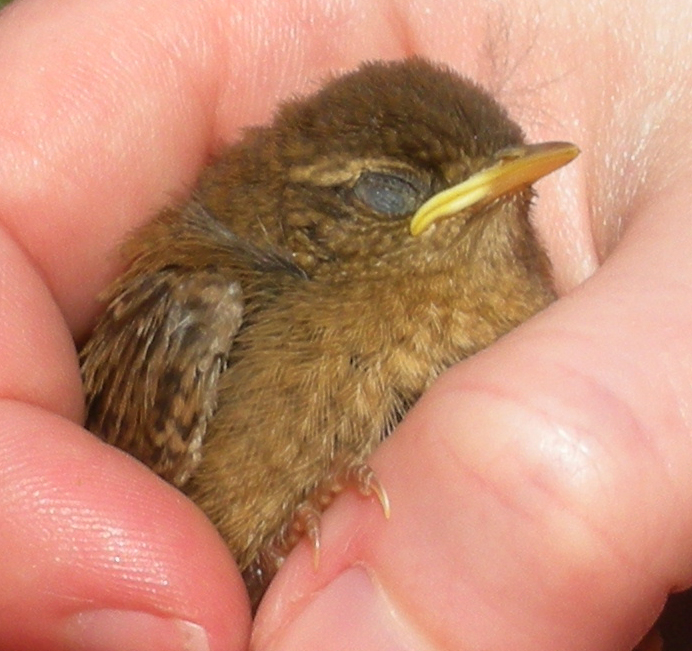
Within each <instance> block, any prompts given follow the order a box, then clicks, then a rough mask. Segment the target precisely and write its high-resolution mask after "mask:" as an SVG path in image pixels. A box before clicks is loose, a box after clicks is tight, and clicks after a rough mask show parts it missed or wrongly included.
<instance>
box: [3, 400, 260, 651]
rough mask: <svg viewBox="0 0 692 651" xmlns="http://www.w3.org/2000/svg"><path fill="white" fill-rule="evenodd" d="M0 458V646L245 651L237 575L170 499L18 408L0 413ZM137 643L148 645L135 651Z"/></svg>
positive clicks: (158, 484) (64, 426)
mask: <svg viewBox="0 0 692 651" xmlns="http://www.w3.org/2000/svg"><path fill="white" fill-rule="evenodd" d="M0 453H1V454H2V457H3V459H4V463H3V466H2V467H0V492H1V493H2V495H3V500H2V501H1V502H0V522H2V525H0V529H1V530H2V536H1V537H2V541H3V560H2V562H1V563H0V605H1V607H0V642H1V643H2V644H0V646H2V647H3V648H19V649H23V648H26V649H37V648H46V649H49V648H64V647H65V644H66V640H68V639H69V640H72V642H74V644H75V645H76V646H75V647H70V648H90V649H95V648H101V647H94V646H92V645H91V643H92V642H93V641H94V640H96V639H97V638H99V639H103V640H104V644H105V645H106V646H103V647H102V648H103V649H104V650H105V649H110V648H117V645H116V646H113V645H114V644H116V642H117V644H120V643H123V641H124V640H126V639H127V637H126V636H127V635H130V636H131V639H130V640H129V641H128V642H127V644H125V645H124V646H120V648H132V649H139V648H150V649H158V648H161V649H176V648H180V649H183V648H195V647H194V646H193V647H189V644H197V645H198V646H197V648H199V649H200V650H201V649H203V648H204V647H203V640H204V639H205V638H206V640H207V643H208V648H209V649H210V650H212V651H216V650H217V649H218V650H220V649H244V648H246V646H247V639H248V636H249V630H250V624H251V620H250V612H249V605H248V599H247V595H246V593H245V588H244V585H243V583H242V579H241V577H240V574H239V572H238V570H237V568H236V567H235V564H234V563H233V560H232V558H231V556H230V554H229V553H228V550H227V548H226V547H225V545H224V544H223V541H222V540H221V539H220V537H219V536H218V534H217V533H216V531H215V530H214V528H213V527H212V525H211V524H210V523H209V522H208V520H207V519H206V518H205V517H204V515H203V514H202V513H201V512H200V511H199V510H198V509H197V508H196V507H195V506H194V505H193V504H192V503H191V502H190V501H189V500H188V499H187V498H185V497H184V496H183V495H182V494H181V493H179V492H178V491H177V490H175V489H174V488H172V487H170V486H169V485H167V484H165V483H164V482H162V481H161V480H160V479H159V478H157V477H156V476H154V475H153V474H152V473H150V472H149V471H148V470H147V469H146V468H144V466H142V465H141V464H139V463H138V462H136V461H135V460H133V459H131V458H130V457H127V456H126V455H125V454H124V453H122V452H120V451H119V450H116V449H114V448H111V447H110V446H106V445H105V444H103V443H101V442H100V441H98V440H97V439H96V438H95V437H93V436H91V435H90V434H88V433H87V432H85V431H84V430H81V428H78V427H76V426H75V425H74V424H73V423H71V422H69V421H66V420H64V419H62V418H59V417H55V416H53V415H50V414H46V413H45V412H43V411H42V410H39V409H37V408H33V407H29V406H26V405H22V404H19V403H12V402H9V401H5V402H3V403H0ZM125 622H129V623H128V624H127V625H125ZM146 631H150V632H157V633H156V636H155V637H153V638H149V642H150V643H151V645H150V646H147V647H143V646H141V645H142V644H144V642H143V640H146V639H147V638H146V634H145V632H146ZM202 631H203V633H204V634H202ZM143 636H144V637H143ZM105 640H111V642H109V643H108V644H111V646H110V647H109V646H108V645H107V644H106V642H105ZM118 640H119V641H120V642H118ZM152 640H158V642H152ZM186 640H187V642H185V641H186ZM183 642H185V643H186V644H187V643H188V642H189V644H188V646H184V644H183ZM79 644H81V645H82V646H79ZM155 644H159V646H152V645H155ZM167 645H168V646H167ZM176 645H177V646H176ZM200 645H202V646H200Z"/></svg>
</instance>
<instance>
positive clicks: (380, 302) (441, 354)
mask: <svg viewBox="0 0 692 651" xmlns="http://www.w3.org/2000/svg"><path fill="white" fill-rule="evenodd" d="M577 153H578V150H577V148H576V147H575V146H574V145H571V144H569V143H543V144H538V145H526V144H524V141H523V137H522V132H521V130H520V128H519V127H518V126H517V125H516V124H515V123H513V122H512V121H511V120H510V119H509V118H508V116H507V114H506V112H505V111H504V110H503V109H502V108H501V107H500V106H499V105H498V104H497V103H496V102H495V101H494V100H493V99H492V98H491V97H490V96H489V95H488V94H487V93H485V92H484V91H483V90H481V89H480V88H479V87H478V86H476V85H474V84H473V83H471V82H470V81H468V80H467V79H464V78H462V77H460V76H459V75H457V74H455V73H454V72H453V71H451V70H449V69H447V68H445V67H443V66H440V65H435V64H433V63H430V62H428V61H426V60H424V59H420V58H414V59H409V60H405V61H400V62H372V63H366V64H363V65H362V66H361V67H360V68H358V69H357V70H356V71H354V72H351V73H349V74H346V75H344V76H341V77H338V78H335V79H333V80H331V81H329V82H328V83H327V84H326V85H325V86H324V87H323V88H322V89H321V90H319V91H318V92H317V93H315V94H314V95H312V96H310V97H307V98H304V99H297V100H293V101H290V102H287V103H285V104H283V105H282V106H281V107H280V108H279V110H278V112H277V114H276V117H275V119H274V121H273V123H272V124H271V125H270V126H268V127H259V128H254V129H251V130H248V131H247V132H246V133H245V134H244V136H243V137H242V139H241V140H240V141H239V142H237V143H235V144H233V145H231V146H229V147H228V148H226V149H225V150H224V151H222V152H221V154H220V155H219V156H218V158H217V159H216V160H215V161H214V162H213V163H212V164H211V165H210V166H209V167H207V168H206V169H205V170H204V171H203V173H202V175H201V177H200V179H199V181H198V183H197V185H196V187H195V189H194V192H193V194H192V198H191V199H190V200H189V201H188V202H187V203H184V204H182V205H178V206H173V207H169V208H166V209H164V210H163V211H162V212H161V213H160V214H159V215H158V216H157V217H156V218H155V219H154V220H153V221H152V222H151V223H150V224H148V225H146V226H144V227H143V228H142V229H140V230H139V231H138V232H136V233H135V234H134V235H133V236H132V237H131V238H130V240H129V241H128V242H127V243H126V244H125V246H124V254H125V256H126V258H127V260H128V261H129V265H130V266H129V269H128V270H127V271H126V272H125V273H124V275H123V276H122V277H120V278H119V279H118V280H117V281H116V282H115V283H114V284H113V286H112V287H111V288H110V289H109V290H108V292H107V296H106V297H105V300H106V302H107V308H106V310H105V313H104V314H103V316H102V317H101V319H100V321H99V323H98V324H97V326H96V328H95V329H94V332H93V335H92V337H91V339H90V340H89V341H88V342H87V344H86V345H85V347H84V348H83V350H82V351H81V361H82V370H83V377H84V383H85V387H86V394H87V408H88V409H87V411H88V417H87V427H88V428H89V429H91V430H92V431H93V432H94V433H96V434H98V435H99V436H101V437H102V438H103V439H104V440H106V441H108V442H109V443H112V444H113V445H117V446H119V447H121V448H123V449H124V450H126V451H128V452H129V453H131V454H132V455H134V456H135V457H137V458H138V459H140V460H141V461H143V462H144V463H145V464H147V465H148V466H150V467H151V468H152V469H153V470H154V471H155V472H157V473H158V474H159V475H161V476H162V477H163V478H165V479H166V480H168V481H170V482H172V483H173V484H174V485H176V486H178V487H179V488H180V489H181V490H182V491H184V492H185V493H186V494H187V495H189V496H190V497H191V498H192V499H193V500H194V501H195V502H196V503H197V504H198V505H199V506H200V507H201V508H202V509H203V510H204V511H205V513H206V514H207V515H208V517H209V518H210V519H211V520H212V522H213V523H214V524H215V525H216V527H217V529H218V531H219V532H220V534H221V535H222V536H223V538H224V539H225V541H226V542H227V544H228V546H229V548H230V550H231V552H232V553H233V555H234V557H235V558H236V560H237V562H238V564H239V566H240V568H241V569H242V570H243V571H244V575H245V578H246V581H247V584H248V588H249V590H250V593H251V597H252V599H253V601H254V602H255V603H257V601H258V599H259V597H260V596H261V594H262V592H263V590H264V588H265V586H266V584H267V583H268V581H269V580H270V579H271V577H272V576H273V573H274V572H275V571H276V569H277V567H278V565H279V564H280V562H281V559H282V557H283V556H284V555H285V554H286V553H287V552H288V551H289V549H290V547H291V545H292V544H294V543H295V541H296V539H297V538H298V536H299V535H300V534H301V532H303V531H307V533H308V535H309V536H310V538H311V539H312V541H313V545H315V547H316V549H318V546H319V512H320V511H321V510H322V509H323V508H324V507H325V506H326V504H327V503H328V502H329V500H330V499H331V496H332V495H333V494H334V493H336V492H338V491H339V490H342V489H343V488H344V487H346V486H349V485H353V486H355V487H357V488H358V489H359V490H360V491H361V492H363V493H368V492H374V493H375V494H376V495H377V497H378V498H379V499H380V501H381V502H382V504H383V507H384V508H385V511H386V510H387V509H388V504H387V498H386V493H385V491H384V489H383V488H382V486H380V484H379V482H378V481H377V478H376V477H375V476H374V475H373V473H372V472H371V471H370V470H369V468H368V467H367V465H366V459H367V457H368V455H369V454H370V453H371V452H372V450H373V449H374V447H375V446H376V445H377V444H378V443H379V442H380V441H382V440H383V438H384V437H386V436H387V435H388V434H389V433H390V432H391V431H392V429H393V428H394V427H395V425H396V424H397V423H398V422H399V421H400V419H401V418H402V417H403V415H404V414H405V413H406V411H407V410H408V409H409V408H410V407H411V406H412V405H413V404H414V403H415V402H416V400H417V399H418V398H419V396H420V395H421V394H422V393H423V392H424V391H425V390H426V388H427V387H429V386H430V384H431V383H432V382H433V381H434V380H435V378H436V377H437V376H438V375H439V374H440V373H441V372H442V371H443V370H444V369H446V368H448V367H449V366H450V365H452V364H454V363H455V362H457V361H459V360H462V359H464V358H465V357H468V356H469V355H472V354H474V353H475V352H477V351H478V350H480V349H482V348H484V347H485V346H487V345H488V344H490V343H492V342H493V341H495V340H496V339H497V338H498V337H499V336H501V335H502V334H504V333H506V332H508V331H509V330H511V329H512V328H514V327H515V326H517V325H518V324H520V323H521V322H522V321H524V320H526V319H527V318H529V317H530V316H531V315H533V314H534V313H536V312H537V311H539V310H541V309H542V308H544V307H545V306H546V305H547V304H548V303H550V302H551V301H552V300H553V299H554V293H553V289H552V284H551V272H550V265H549V262H548V259H547V257H546V255H545V253H544V251H543V249H542V248H541V245H540V243H539V242H538V240H537V238H536V235H535V233H534V230H533V229H532V227H531V224H530V221H529V212H530V206H531V201H532V197H533V194H532V191H531V184H532V183H533V182H534V181H535V180H537V179H538V178H540V177H542V176H544V175H545V174H548V173H549V172H551V171H553V170H555V169H557V168H558V167H561V166H562V165H564V164H566V163H567V162H569V161H570V160H571V159H572V158H574V157H575V156H576V155H577Z"/></svg>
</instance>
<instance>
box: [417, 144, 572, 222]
mask: <svg viewBox="0 0 692 651" xmlns="http://www.w3.org/2000/svg"><path fill="white" fill-rule="evenodd" d="M578 154H579V148H578V147H577V146H576V145H573V144H572V143H569V142H542V143H540V144H537V145H522V146H519V147H511V148H509V149H503V150H502V151H500V152H498V153H497V155H496V157H495V159H496V162H495V163H494V164H493V165H491V166H490V167H486V168H485V169H483V170H481V171H480V172H476V173H475V174H473V175H472V176H470V177H469V178H468V179H466V180H465V181H462V182H461V183H459V184H458V185H455V186H453V187H451V188H448V189H447V190H443V191H442V192H438V193H437V194H436V195H434V196H433V197H431V198H430V199H428V200H427V201H426V202H425V203H424V204H423V205H422V206H421V207H420V208H419V209H418V211H417V212H416V214H415V215H414V216H413V217H412V218H411V234H412V235H420V234H421V233H422V232H423V231H424V230H426V229H427V228H428V227H429V226H430V225H431V224H433V223H435V222H436V221H438V220H440V219H444V218H445V217H451V216H453V215H457V214H459V213H460V212H461V211H463V210H466V209H467V208H470V207H472V206H476V205H478V204H481V203H482V204H487V203H489V202H490V201H493V200H494V199H497V198H498V197H501V196H502V195H504V194H507V193H510V192H515V191H517V190H520V189H522V188H525V187H526V186H528V185H531V184H532V183H534V182H535V181H537V180H538V179H540V178H541V177H543V176H545V175H546V174H550V173H551V172H554V171H555V170H556V169H559V168H560V167H562V166H563V165H567V163H569V162H570V161H571V160H572V159H573V158H575V157H576V156H577V155H578Z"/></svg>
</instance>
